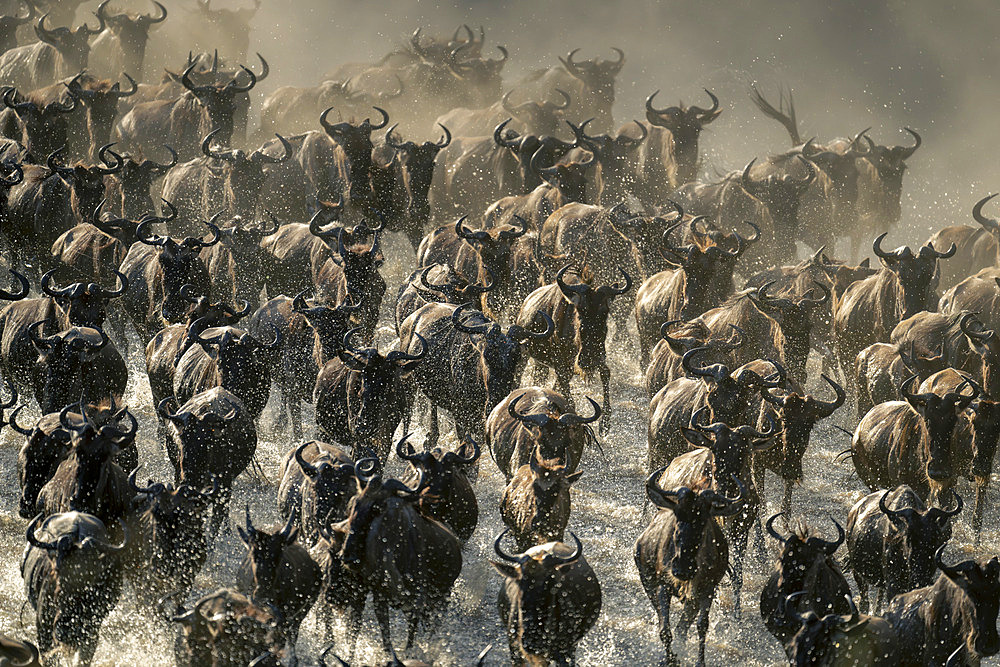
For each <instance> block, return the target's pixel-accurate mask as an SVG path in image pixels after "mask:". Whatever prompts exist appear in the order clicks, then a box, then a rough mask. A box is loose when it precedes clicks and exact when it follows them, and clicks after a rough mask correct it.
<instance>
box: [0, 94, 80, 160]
mask: <svg viewBox="0 0 1000 667" xmlns="http://www.w3.org/2000/svg"><path fill="white" fill-rule="evenodd" d="M67 95H68V94H67ZM68 98H69V99H67V100H63V99H55V100H49V99H46V98H45V97H43V96H42V95H41V94H38V93H34V92H32V93H29V94H28V95H27V97H24V96H22V95H19V94H18V91H17V89H16V88H7V89H5V90H4V91H3V95H2V100H3V105H4V107H6V109H7V110H5V111H3V112H0V122H2V134H3V136H4V137H6V138H7V139H11V140H14V141H18V142H20V143H21V145H23V149H22V150H23V151H24V152H25V155H24V157H26V158H28V159H29V160H30V161H31V162H34V163H36V164H40V163H41V161H42V160H44V159H45V157H46V156H48V155H51V154H52V153H53V152H54V151H56V150H58V149H60V148H62V147H63V146H65V145H66V144H67V142H68V141H69V135H70V132H69V127H70V120H69V118H70V117H69V114H72V113H73V112H75V111H77V109H78V108H79V107H80V104H79V100H78V99H77V98H76V97H74V96H73V95H68ZM30 171H32V170H29V173H30Z"/></svg>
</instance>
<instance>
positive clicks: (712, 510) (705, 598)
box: [635, 468, 744, 665]
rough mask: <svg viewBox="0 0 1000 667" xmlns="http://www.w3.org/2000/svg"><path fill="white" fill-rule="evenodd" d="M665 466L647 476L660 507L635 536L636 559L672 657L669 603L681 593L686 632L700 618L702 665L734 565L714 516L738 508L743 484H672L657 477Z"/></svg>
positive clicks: (652, 496) (650, 493) (650, 494)
mask: <svg viewBox="0 0 1000 667" xmlns="http://www.w3.org/2000/svg"><path fill="white" fill-rule="evenodd" d="M664 470H665V468H661V469H659V470H656V471H655V472H653V474H651V475H650V476H649V477H648V478H647V479H646V496H647V497H648V498H649V500H650V502H652V503H653V504H654V505H656V507H657V508H659V509H658V510H657V512H656V514H655V515H654V516H653V518H652V519H651V520H650V522H649V525H648V526H647V527H646V529H645V530H644V531H643V532H642V534H641V535H640V536H639V539H637V540H636V543H635V565H636V568H637V569H638V570H639V580H640V581H641V582H642V587H643V589H644V590H645V591H646V595H647V596H648V597H649V601H650V602H651V603H652V605H653V609H654V610H655V611H656V617H657V620H658V621H659V635H660V641H661V642H663V646H664V648H665V649H666V651H667V662H676V661H677V657H676V656H675V655H674V653H673V650H672V649H671V647H670V645H671V643H672V641H673V633H672V632H671V629H670V603H671V601H672V600H673V598H677V599H678V601H679V602H680V603H681V605H682V606H683V608H684V610H683V614H682V621H681V626H680V629H681V632H682V635H684V636H686V635H687V630H688V628H690V627H691V622H692V621H694V620H695V617H696V616H697V618H698V665H704V664H705V635H706V634H708V612H709V610H710V609H711V607H712V599H713V598H714V597H715V588H716V586H718V585H719V582H720V581H721V580H722V576H723V575H724V574H725V573H726V569H727V568H728V566H729V543H728V542H727V541H726V538H725V536H724V535H723V533H722V528H720V527H719V524H718V523H717V522H716V519H715V517H724V516H731V515H733V514H735V513H736V512H739V511H740V509H741V508H742V501H743V493H742V491H743V490H744V489H742V488H741V489H740V491H741V493H740V494H739V495H738V496H736V497H733V498H728V497H726V496H724V495H721V494H719V493H716V492H715V491H712V490H711V489H698V488H695V489H689V488H687V487H683V486H682V487H680V488H678V489H676V490H667V489H664V488H663V487H661V486H660V485H659V483H658V482H657V480H658V479H659V478H660V476H661V474H662V473H663V471H664Z"/></svg>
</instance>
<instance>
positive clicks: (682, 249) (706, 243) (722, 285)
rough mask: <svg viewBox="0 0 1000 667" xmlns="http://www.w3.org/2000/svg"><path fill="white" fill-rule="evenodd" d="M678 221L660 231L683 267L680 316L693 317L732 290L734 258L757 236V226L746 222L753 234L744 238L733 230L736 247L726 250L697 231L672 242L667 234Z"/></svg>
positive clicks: (667, 249) (684, 317)
mask: <svg viewBox="0 0 1000 667" xmlns="http://www.w3.org/2000/svg"><path fill="white" fill-rule="evenodd" d="M682 224H683V221H678V222H675V223H674V224H672V225H671V226H670V227H668V228H667V230H666V231H664V232H663V248H664V249H665V250H666V251H667V252H669V253H670V254H671V255H673V256H674V258H675V260H674V261H676V262H678V263H679V264H680V265H681V266H682V267H683V268H684V273H685V278H686V282H685V288H684V303H683V305H682V306H681V312H680V316H681V318H683V319H693V318H695V317H698V316H699V315H701V314H702V313H703V312H705V311H706V310H708V309H709V308H711V307H713V306H714V305H715V304H716V303H717V302H718V301H721V300H722V299H723V298H725V296H726V295H728V294H729V293H730V292H731V291H732V288H733V270H734V269H735V268H736V260H737V259H739V258H740V256H742V255H743V253H744V252H746V249H747V247H748V245H749V244H750V243H755V242H756V241H758V240H760V228H759V227H758V226H757V225H755V224H753V223H752V222H748V223H747V224H748V225H750V226H751V227H752V228H753V230H754V235H753V236H750V237H747V238H744V237H743V236H741V235H740V234H739V233H737V232H736V231H733V238H734V239H735V241H736V249H735V250H726V249H725V248H724V247H722V246H721V245H719V244H718V243H717V242H716V241H714V240H713V239H712V238H711V236H703V237H700V236H701V235H693V236H692V239H691V240H692V242H691V243H689V244H687V245H683V246H677V245H675V244H674V243H673V241H671V240H670V235H671V234H672V233H673V232H674V230H676V229H678V228H679V227H680V226H681V225H682ZM699 237H700V238H699Z"/></svg>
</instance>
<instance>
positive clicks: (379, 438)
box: [313, 328, 428, 462]
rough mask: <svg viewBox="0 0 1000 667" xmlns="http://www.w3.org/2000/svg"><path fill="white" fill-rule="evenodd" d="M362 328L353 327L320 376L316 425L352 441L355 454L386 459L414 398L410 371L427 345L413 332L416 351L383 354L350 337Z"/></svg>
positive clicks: (342, 440) (336, 438)
mask: <svg viewBox="0 0 1000 667" xmlns="http://www.w3.org/2000/svg"><path fill="white" fill-rule="evenodd" d="M358 332H359V329H357V328H355V329H351V330H350V331H348V332H347V333H346V334H344V345H343V349H342V350H340V351H339V353H338V355H337V357H336V358H334V359H331V360H330V361H328V362H326V364H324V365H323V367H322V368H321V369H320V372H319V375H318V376H317V377H316V387H315V389H314V391H313V402H314V403H315V405H316V424H317V426H318V427H319V429H320V432H321V433H324V434H328V435H329V436H330V439H332V440H333V441H335V442H339V443H342V444H345V445H350V446H351V447H352V448H353V453H354V455H355V457H357V456H359V455H360V454H359V453H360V452H365V455H366V456H367V455H369V453H371V454H372V455H377V456H378V458H379V460H381V461H383V462H384V461H385V460H386V459H387V458H388V457H389V452H390V451H391V447H392V435H393V433H394V432H395V431H396V427H397V426H398V425H399V423H400V421H402V419H403V413H404V412H405V409H406V406H407V401H408V400H410V399H409V391H408V389H409V381H408V380H409V378H408V375H409V374H410V373H411V372H412V370H413V367H414V366H415V365H416V364H418V363H420V360H421V359H423V358H424V357H425V356H426V355H427V351H428V345H427V343H426V341H425V340H424V338H423V337H422V336H420V335H419V334H414V339H415V340H416V341H417V342H418V343H419V345H420V349H419V350H418V351H416V352H414V353H408V352H405V351H402V350H394V351H392V352H388V353H386V354H385V355H383V354H381V353H380V352H379V351H378V349H377V348H374V347H369V348H358V347H355V346H354V345H353V344H352V343H351V337H352V336H353V335H355V334H357V333H358Z"/></svg>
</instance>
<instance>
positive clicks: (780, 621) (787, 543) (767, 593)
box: [760, 513, 851, 651]
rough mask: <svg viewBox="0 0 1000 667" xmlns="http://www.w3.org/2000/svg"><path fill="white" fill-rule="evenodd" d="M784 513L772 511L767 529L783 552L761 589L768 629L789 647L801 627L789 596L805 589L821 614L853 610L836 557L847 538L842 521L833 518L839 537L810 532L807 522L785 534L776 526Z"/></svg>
mask: <svg viewBox="0 0 1000 667" xmlns="http://www.w3.org/2000/svg"><path fill="white" fill-rule="evenodd" d="M781 515H782V513H778V514H774V515H772V516H771V518H769V519H768V520H767V524H766V526H767V532H768V533H770V534H771V537H773V538H774V539H776V540H778V542H779V543H781V554H780V555H779V556H778V561H777V562H776V563H775V566H774V571H773V572H772V573H771V575H770V577H768V579H767V582H766V583H765V584H764V588H763V589H762V590H761V592H760V617H761V620H763V621H764V625H765V627H767V631H768V632H770V633H771V634H772V635H774V638H775V639H777V640H778V641H779V642H781V643H782V644H783V645H784V646H785V650H786V651H788V644H789V640H790V639H791V638H792V635H794V634H795V632H796V631H797V630H798V629H799V623H798V619H797V617H796V611H797V610H795V609H792V608H790V607H789V605H788V602H787V599H788V596H789V595H793V594H796V593H802V594H803V595H804V596H805V604H807V605H808V609H809V610H810V611H813V612H815V613H818V614H820V615H822V616H825V615H826V614H842V613H846V612H848V611H849V610H850V607H849V606H848V605H847V604H846V603H845V597H847V598H849V597H850V594H851V588H850V586H848V584H847V580H846V579H845V578H844V573H843V572H842V571H841V569H840V565H839V564H838V563H837V561H836V559H835V558H834V554H836V553H837V549H839V548H840V545H841V544H843V543H844V539H845V538H846V533H845V532H844V529H843V528H841V526H840V524H839V523H837V522H836V521H834V522H833V524H834V525H835V526H836V527H837V539H836V540H825V539H823V538H822V537H817V536H814V535H813V536H811V535H810V534H809V529H808V527H806V526H804V525H800V526H798V527H797V528H795V529H793V530H792V532H791V533H789V535H788V536H787V537H785V536H783V535H782V534H781V533H779V532H778V531H777V530H776V529H775V527H774V522H775V520H776V519H777V518H778V517H779V516H781ZM785 516H786V517H787V515H785ZM800 604H802V603H801V602H800Z"/></svg>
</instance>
